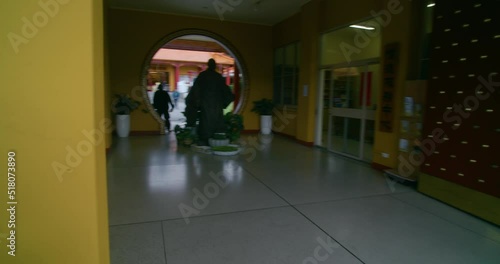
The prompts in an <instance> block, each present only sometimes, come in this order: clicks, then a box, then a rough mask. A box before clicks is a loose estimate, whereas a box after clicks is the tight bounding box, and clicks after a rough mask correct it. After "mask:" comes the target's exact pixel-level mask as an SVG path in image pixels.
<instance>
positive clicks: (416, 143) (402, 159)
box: [386, 80, 427, 182]
mask: <svg viewBox="0 0 500 264" xmlns="http://www.w3.org/2000/svg"><path fill="white" fill-rule="evenodd" d="M426 90H427V81H425V80H412V81H407V82H406V85H405V89H404V93H403V107H402V112H401V113H400V118H399V121H398V122H399V142H398V143H399V153H398V167H397V168H395V169H390V170H386V173H387V174H389V175H390V176H393V177H397V178H399V179H402V180H405V181H410V182H415V181H417V179H418V175H419V173H420V165H421V163H422V162H421V161H423V159H424V155H425V153H423V150H422V141H423V137H422V123H423V115H424V113H423V109H425V107H424V106H425V98H426Z"/></svg>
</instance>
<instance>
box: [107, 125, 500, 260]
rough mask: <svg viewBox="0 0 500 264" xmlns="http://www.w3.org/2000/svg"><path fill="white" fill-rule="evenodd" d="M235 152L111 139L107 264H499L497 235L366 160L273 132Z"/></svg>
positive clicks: (149, 139)
mask: <svg viewBox="0 0 500 264" xmlns="http://www.w3.org/2000/svg"><path fill="white" fill-rule="evenodd" d="M243 141H244V142H245V143H246V145H247V149H246V150H245V151H244V152H242V153H241V154H240V155H238V156H235V157H221V156H212V155H207V154H201V153H196V152H194V151H191V149H189V148H186V147H177V146H176V141H175V136H174V134H173V133H171V134H168V135H166V136H145V137H130V138H123V139H119V138H116V139H114V146H113V148H112V149H111V153H110V154H109V156H108V164H107V167H108V200H109V201H108V202H109V221H110V222H109V224H110V250H111V263H112V264H129V263H130V264H165V263H168V264H198V263H200V264H201V263H203V264H271V263H286V264H294V263H297V264H308V263H336V264H342V263H370V264H389V263H405V264H409V263H415V264H421V263H439V264H443V263H453V264H459V263H464V264H465V263H481V264H487V263H491V264H493V263H498V261H499V260H500V228H498V227H496V226H493V225H491V224H489V223H486V222H484V221H482V220H480V219H478V218H475V217H472V216H470V215H468V214H466V213H462V212H461V211H459V210H456V209H454V208H451V207H449V206H447V205H445V204H443V203H440V202H438V201H436V200H433V199H431V198H428V197H426V196H424V195H422V194H420V193H418V192H416V191H415V190H414V189H413V188H411V187H407V186H403V185H400V184H398V183H395V182H393V181H391V180H389V179H386V178H385V177H384V175H383V174H382V173H381V172H378V171H375V170H373V169H372V168H371V167H370V166H369V165H367V164H365V163H361V162H358V161H354V160H350V159H347V158H344V157H340V156H337V155H334V154H331V153H328V152H325V151H323V150H320V149H317V148H308V147H304V146H301V145H298V144H297V143H295V142H293V141H291V140H289V139H285V138H282V137H280V136H275V137H274V138H272V139H271V140H267V141H266V143H265V144H264V143H262V142H261V141H260V140H259V139H258V137H257V136H256V135H249V136H245V137H244V138H243Z"/></svg>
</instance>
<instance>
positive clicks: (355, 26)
mask: <svg viewBox="0 0 500 264" xmlns="http://www.w3.org/2000/svg"><path fill="white" fill-rule="evenodd" d="M349 27H352V28H359V29H365V30H375V28H374V27H365V26H360V25H350V26H349Z"/></svg>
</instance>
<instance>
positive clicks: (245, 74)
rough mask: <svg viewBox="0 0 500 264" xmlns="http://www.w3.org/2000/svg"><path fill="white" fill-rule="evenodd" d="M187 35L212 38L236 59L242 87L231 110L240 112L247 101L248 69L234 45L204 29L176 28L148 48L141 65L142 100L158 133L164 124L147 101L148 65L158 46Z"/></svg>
mask: <svg viewBox="0 0 500 264" xmlns="http://www.w3.org/2000/svg"><path fill="white" fill-rule="evenodd" d="M188 35H201V36H204V37H209V38H211V39H213V40H214V41H215V42H217V43H218V44H219V45H221V46H222V47H224V48H225V49H226V50H227V52H229V53H230V55H231V56H233V57H234V58H235V59H236V60H235V62H236V64H237V66H238V68H239V69H240V70H241V74H242V76H243V78H242V79H243V87H242V88H241V92H240V98H239V102H238V105H236V106H235V109H234V110H233V112H234V113H236V114H241V113H242V112H243V109H244V106H245V105H246V103H247V99H248V94H249V85H250V82H249V79H250V78H249V75H248V70H247V68H246V66H245V65H246V64H245V62H244V60H243V56H241V54H240V53H239V51H238V50H237V49H236V47H234V46H233V45H232V44H231V42H230V41H229V40H227V39H226V38H224V37H223V36H221V35H219V34H216V33H214V32H211V31H208V30H204V29H182V30H178V31H175V32H172V33H170V34H167V35H166V36H164V37H163V38H161V39H160V40H159V41H157V42H156V44H154V45H153V46H152V47H151V49H150V50H149V52H148V54H147V55H146V59H145V61H144V63H143V67H142V70H141V75H140V76H141V86H142V96H143V100H144V102H145V105H146V107H147V108H148V110H149V112H150V113H151V114H152V115H153V118H154V119H155V120H156V121H157V122H158V124H159V125H160V134H165V124H164V122H163V120H162V119H161V117H160V116H159V115H158V113H156V111H155V110H154V108H153V105H152V104H151V102H150V101H149V97H148V92H147V75H148V71H149V67H150V64H151V61H152V60H153V57H154V55H155V54H156V53H157V52H158V50H159V49H160V48H162V47H163V46H165V44H167V43H169V42H170V41H172V40H175V39H177V38H179V37H183V36H188Z"/></svg>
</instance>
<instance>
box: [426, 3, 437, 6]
mask: <svg viewBox="0 0 500 264" xmlns="http://www.w3.org/2000/svg"><path fill="white" fill-rule="evenodd" d="M435 5H436V3H430V4H428V5H427V7H433V6H435Z"/></svg>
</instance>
